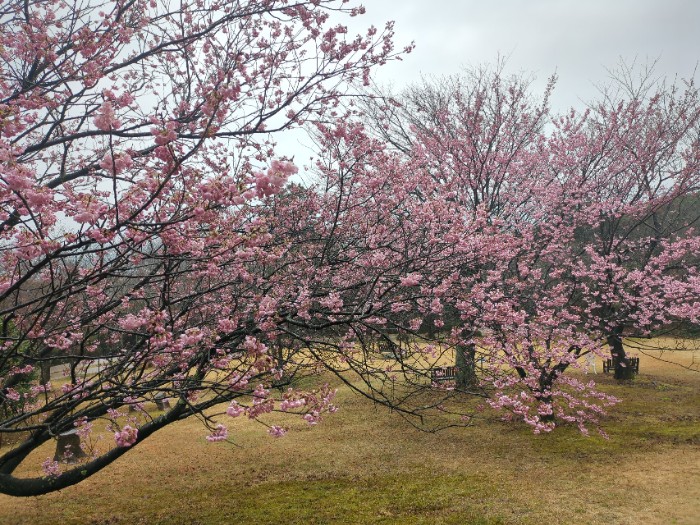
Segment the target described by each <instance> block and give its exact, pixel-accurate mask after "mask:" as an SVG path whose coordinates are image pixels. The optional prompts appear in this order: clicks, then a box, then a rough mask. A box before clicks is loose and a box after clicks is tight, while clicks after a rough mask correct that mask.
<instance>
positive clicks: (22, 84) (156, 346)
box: [0, 0, 397, 496]
mask: <svg viewBox="0 0 700 525" xmlns="http://www.w3.org/2000/svg"><path fill="white" fill-rule="evenodd" d="M362 12H363V8H362V7H359V6H351V5H348V2H346V1H335V0H314V1H302V2H288V1H286V0H280V1H276V0H265V1H258V0H247V1H244V2H214V1H208V0H207V1H204V0H202V1H196V2H191V3H188V2H170V1H161V0H152V1H144V0H114V1H106V2H91V1H88V2H78V1H63V0H36V1H14V0H13V1H9V2H5V3H3V5H2V7H0V20H1V22H2V27H3V29H2V34H1V35H0V38H1V40H0V64H1V66H0V156H1V158H0V163H1V166H2V173H1V174H0V200H1V202H2V210H1V211H0V214H1V217H0V220H1V221H2V223H1V225H0V235H2V242H1V243H0V244H1V247H0V318H1V319H2V333H1V339H2V348H1V352H0V371H1V372H2V373H0V377H2V380H1V383H0V387H1V388H0V392H1V393H0V408H1V409H2V416H3V417H2V421H1V422H0V433H1V434H2V435H3V436H4V437H5V440H4V443H5V444H8V443H9V448H4V449H3V451H2V455H1V456H0V491H2V492H4V493H7V494H14V495H20V496H28V495H35V494H42V493H46V492H50V491H54V490H59V489H61V488H63V487H66V486H69V485H72V484H75V483H77V482H79V481H80V480H82V479H84V478H85V477H87V476H90V475H92V474H94V473H95V472H97V471H99V470H101V469H102V468H104V467H105V466H107V465H109V464H110V463H111V462H113V461H114V460H115V459H117V458H118V457H120V456H121V455H123V454H124V453H126V452H128V451H129V450H131V448H132V447H133V446H135V445H137V444H138V443H140V442H141V441H143V440H144V439H146V438H147V437H148V436H149V435H151V434H152V433H153V432H155V431H157V430H159V429H161V428H163V427H164V426H166V425H168V424H170V423H172V422H175V421H178V420H181V419H183V418H185V417H189V416H191V415H195V416H197V417H200V418H201V419H202V421H203V422H204V424H205V425H207V426H208V427H209V428H210V431H211V433H210V435H209V438H208V439H210V440H212V441H219V440H224V439H226V438H227V433H228V431H227V429H226V426H225V423H224V422H222V421H221V420H220V418H218V416H217V414H213V415H212V412H211V411H210V409H211V408H212V407H216V406H220V405H221V403H230V405H229V406H228V408H227V409H226V410H225V412H226V414H227V417H236V416H239V415H243V414H245V415H246V416H247V417H249V418H251V419H258V418H259V417H260V416H261V415H263V414H266V413H269V412H270V411H272V410H273V409H276V410H283V411H293V412H296V413H298V414H299V415H300V416H302V417H304V418H305V419H306V420H307V421H309V422H310V423H315V422H316V421H317V420H318V419H319V417H320V415H321V414H322V413H323V412H326V411H329V410H333V405H332V397H333V392H332V391H331V390H329V389H328V388H327V387H323V388H320V389H316V390H298V389H292V390H284V389H283V392H284V393H283V395H281V396H280V397H279V399H277V400H275V399H274V396H273V394H272V393H271V392H272V390H273V388H274V389H277V390H279V389H282V387H285V386H289V385H290V383H291V381H292V379H293V377H294V375H295V373H296V372H300V373H301V372H305V371H314V370H316V369H317V368H318V363H317V362H315V360H313V359H307V360H306V361H304V360H302V359H297V360H296V361H295V360H294V359H293V356H294V355H296V354H295V352H299V351H301V344H299V343H296V344H294V343H293V342H285V344H284V345H282V344H278V341H277V337H279V336H280V334H283V335H284V334H289V333H290V332H291V330H289V329H286V331H284V330H282V331H281V330H280V329H279V328H278V327H279V326H280V325H282V324H285V323H291V322H293V319H292V318H290V319H288V317H289V316H291V315H292V314H291V313H289V312H291V311H292V310H289V309H288V308H291V307H290V306H289V305H291V304H293V305H294V309H293V312H295V313H294V314H293V318H294V319H306V317H307V312H310V311H311V310H312V308H313V301H324V302H323V304H325V305H326V306H327V308H331V307H333V305H336V306H335V307H336V308H337V307H338V306H337V304H339V303H338V298H337V297H336V295H334V294H333V293H332V292H331V290H330V289H326V291H325V292H324V293H325V294H326V295H325V296H323V297H313V298H312V297H311V296H310V295H309V293H308V289H307V287H305V286H297V284H298V280H295V279H293V278H292V277H291V276H292V275H294V276H295V277H297V278H298V277H299V276H300V275H301V274H299V273H298V271H301V269H302V268H304V267H303V266H302V265H301V264H300V261H302V258H301V257H297V258H295V259H294V260H293V262H287V263H284V264H287V266H284V264H283V263H282V262H280V261H281V259H283V258H284V257H285V256H286V257H289V254H291V253H297V254H298V253H299V252H294V250H292V249H291V247H292V245H293V244H294V242H293V239H294V236H296V235H297V234H298V233H299V231H297V230H296V228H297V226H296V225H292V226H290V225H289V223H285V224H283V226H282V227H280V226H279V225H278V224H275V221H274V220H273V219H275V218H281V217H291V216H292V213H293V211H294V209H295V208H294V204H293V203H288V204H284V205H283V204H281V203H282V202H283V200H280V201H279V204H278V205H279V206H286V207H287V210H286V211H281V210H279V209H278V211H277V212H276V213H275V214H272V215H270V211H269V210H270V209H273V208H270V207H271V206H273V204H274V203H275V202H278V201H276V200H275V198H274V195H275V194H276V193H279V192H280V190H281V188H282V187H283V185H284V184H285V181H286V180H288V179H289V177H290V176H292V175H294V174H295V173H296V172H297V169H298V168H297V167H296V166H295V165H294V164H293V163H292V162H290V161H289V160H287V159H279V158H275V154H274V144H273V143H271V142H270V138H269V137H270V136H269V133H270V132H273V131H279V130H283V129H286V128H289V127H291V126H295V125H300V124H303V123H304V122H308V121H315V120H324V121H327V120H328V119H332V118H333V115H332V112H333V111H335V109H334V108H335V107H336V106H337V105H338V104H339V101H340V100H341V99H342V98H343V97H345V96H348V95H351V94H352V92H353V89H354V88H353V86H356V87H357V86H361V85H362V84H364V83H366V82H367V80H368V75H369V71H370V68H372V67H373V66H375V65H378V64H382V63H384V62H386V61H387V60H391V59H393V58H395V57H396V56H397V54H396V53H395V51H394V49H393V45H392V41H391V37H392V29H391V25H390V24H389V25H387V27H386V28H385V29H384V30H383V31H378V30H377V29H375V28H370V30H369V31H368V32H367V34H366V35H365V36H357V37H353V36H350V35H348V34H347V30H346V29H345V27H344V26H342V25H339V24H338V20H339V19H340V17H342V16H355V15H359V14H362ZM297 209H298V208H297ZM310 218H312V216H310V215H308V214H306V215H305V216H304V220H305V223H306V228H307V230H306V231H307V232H309V231H310V230H309V228H311V227H312V224H311V223H309V219H310ZM301 242H302V239H300V240H299V241H298V242H297V246H300V244H299V243H301ZM317 242H318V241H317ZM327 245H328V250H330V249H331V247H330V246H331V244H330V241H327ZM328 256H329V255H323V256H322V257H321V259H320V262H324V261H326V260H327V257H328ZM280 268H288V269H289V271H288V272H283V271H280ZM292 268H293V269H294V270H295V271H292ZM304 269H308V268H304ZM295 272H296V273H295ZM276 275H281V276H282V275H284V276H285V278H286V279H288V281H287V282H277V281H276V280H275V276H276ZM295 286H296V288H294V287H295ZM285 300H286V301H287V302H286V303H285V302H284V301H285ZM290 301H291V302H290ZM285 305H286V306H285ZM364 313H365V315H368V313H367V312H364ZM355 320H356V316H353V315H348V316H347V317H346V318H344V319H342V320H340V321H328V323H329V326H335V325H340V324H343V323H346V324H347V323H348V322H354V321H355ZM312 328H317V327H316V326H314V327H312ZM292 335H295V337H296V339H297V340H298V339H299V337H300V334H292ZM306 339H308V336H306ZM274 348H277V350H275V351H273V349H274ZM59 365H60V366H62V367H63V368H64V370H65V374H67V378H66V379H59V380H56V381H55V382H52V379H53V378H52V377H51V374H50V371H51V370H52V368H53V369H55V367H56V366H59ZM162 397H165V398H170V400H171V401H172V402H173V405H172V406H171V407H170V408H167V409H166V410H165V411H164V412H163V413H162V414H159V415H151V414H149V412H148V411H147V410H145V408H144V406H145V405H144V404H148V403H151V402H153V401H157V402H162V399H161V398H162ZM130 409H133V410H134V411H133V412H130V411H129V410H130ZM223 415H224V414H221V416H223ZM266 424H268V425H269V423H266ZM105 427H106V430H105ZM68 431H75V432H77V433H78V434H79V436H80V440H81V445H80V446H81V451H80V453H79V451H78V450H67V451H66V450H64V451H59V454H58V455H57V456H56V457H54V458H52V456H51V455H52V454H53V452H52V451H51V452H49V453H46V452H39V451H40V450H41V451H46V450H47V445H46V444H47V443H52V441H53V440H54V439H55V437H56V436H58V435H59V434H63V433H66V432H68ZM105 431H106V432H107V435H108V437H109V439H107V440H106V441H105V440H104V439H103V438H104V436H105ZM269 432H270V433H271V434H272V435H275V436H278V435H281V434H283V433H284V428H283V427H281V426H278V425H271V426H269ZM101 439H102V441H100V440H101ZM42 446H43V448H42ZM41 454H44V456H43V457H38V455H41ZM48 454H51V455H49V457H48V458H46V455H48ZM83 454H84V455H87V459H85V460H84V461H83V462H82V463H81V464H79V465H76V466H72V465H71V464H67V465H66V464H64V463H65V461H66V460H71V459H73V458H71V455H72V456H74V457H77V456H79V455H83ZM44 458H46V459H45V460H44ZM25 460H26V461H34V462H37V461H38V462H39V463H42V462H43V469H44V473H43V475H42V476H39V477H33V478H18V477H16V476H14V475H13V473H14V472H15V470H16V468H17V467H18V466H19V465H20V464H22V463H23V462H25Z"/></svg>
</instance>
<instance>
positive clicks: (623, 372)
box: [608, 326, 634, 379]
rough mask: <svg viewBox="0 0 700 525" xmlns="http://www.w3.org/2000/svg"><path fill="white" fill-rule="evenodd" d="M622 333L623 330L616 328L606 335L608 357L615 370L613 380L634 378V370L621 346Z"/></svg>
mask: <svg viewBox="0 0 700 525" xmlns="http://www.w3.org/2000/svg"><path fill="white" fill-rule="evenodd" d="M622 332H623V328H622V327H620V326H618V327H616V328H614V329H613V330H612V332H611V333H610V335H608V346H609V347H610V356H611V357H612V362H613V367H614V369H615V379H632V378H634V370H633V369H632V366H631V364H630V362H629V358H628V357H627V354H626V353H625V348H624V346H623V344H622Z"/></svg>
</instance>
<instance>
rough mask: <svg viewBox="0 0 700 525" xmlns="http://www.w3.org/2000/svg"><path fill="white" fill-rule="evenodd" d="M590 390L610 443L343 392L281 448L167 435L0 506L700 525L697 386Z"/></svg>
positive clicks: (11, 518)
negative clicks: (607, 404) (455, 418)
mask: <svg viewBox="0 0 700 525" xmlns="http://www.w3.org/2000/svg"><path fill="white" fill-rule="evenodd" d="M649 352H658V355H665V356H666V357H669V353H668V350H666V351H664V352H662V351H661V350H649ZM691 353H692V352H688V351H684V352H681V351H676V352H674V354H673V358H674V359H673V360H676V361H680V362H682V363H684V364H686V365H687V364H688V363H690V362H692V359H693V356H692V355H691ZM670 360H671V359H669V361H670ZM579 373H580V372H579ZM594 378H595V379H596V380H598V381H599V383H600V384H601V388H602V389H604V390H605V391H607V392H610V393H611V394H613V395H616V396H619V397H621V398H623V400H624V401H623V403H622V404H621V405H619V406H617V407H615V408H614V409H613V410H612V412H611V414H610V417H609V418H607V420H606V421H604V427H605V429H606V430H607V432H608V433H609V434H610V439H609V440H604V439H602V438H601V437H598V436H592V437H584V436H582V435H580V434H579V433H578V431H577V430H576V429H575V428H570V427H563V428H559V429H557V430H556V431H555V432H554V433H553V434H551V435H542V436H535V435H532V434H531V433H530V432H529V431H528V430H527V429H526V428H524V427H523V426H522V425H517V424H506V423H502V422H500V421H498V419H497V418H496V417H495V416H493V415H489V414H486V415H484V416H483V418H482V420H481V421H479V422H477V424H476V425H475V426H474V427H471V428H466V429H449V430H446V431H443V432H440V433H437V434H429V433H424V432H421V431H419V430H416V429H415V428H413V427H412V426H411V425H409V424H408V423H407V422H406V421H405V420H403V419H402V418H400V417H399V416H397V415H396V414H392V413H389V412H388V411H385V410H383V409H381V408H377V407H375V406H373V405H372V404H371V403H370V402H369V401H367V400H364V399H362V398H360V397H358V396H355V395H352V394H351V393H350V392H349V391H348V390H347V389H343V388H341V390H340V392H339V404H340V406H341V411H340V412H339V413H337V414H334V415H331V416H328V417H327V418H326V420H325V421H324V422H323V423H321V424H320V425H319V426H317V427H314V428H310V427H308V426H307V425H306V424H305V423H303V422H302V421H300V420H299V419H297V418H291V417H289V418H288V419H286V420H284V424H286V425H289V426H291V427H292V431H291V432H290V433H289V434H288V435H287V436H286V437H284V438H281V439H273V438H270V437H268V436H267V434H266V432H265V429H264V427H261V426H260V425H258V424H255V423H253V422H249V421H245V420H233V421H232V422H231V423H232V424H231V425H230V431H231V436H232V437H233V439H234V441H235V443H236V444H235V445H231V444H227V443H223V444H212V443H208V442H206V441H205V439H204V436H205V435H206V431H205V430H204V429H203V427H202V426H201V424H200V423H199V422H198V421H196V420H195V419H190V420H187V421H184V422H181V423H178V424H176V425H172V426H170V427H169V428H167V429H165V430H163V431H161V432H159V433H158V434H156V435H155V436H153V437H151V438H150V439H148V440H147V441H145V442H144V443H142V444H140V445H139V446H138V447H136V448H135V449H134V450H133V451H132V452H130V453H129V454H127V455H126V456H124V457H123V458H121V459H120V460H118V461H117V462H116V463H115V464H113V465H112V466H110V467H108V468H107V469H106V470H104V471H103V472H101V473H99V474H97V475H95V476H93V477H92V478H90V479H88V480H86V481H85V482H83V483H81V484H80V485H78V486H75V487H71V488H69V489H66V490H64V491H61V492H60V493H56V494H50V495H47V496H42V497H38V498H29V499H18V498H10V497H5V496H0V523H3V524H5V523H7V524H17V525H21V524H31V525H42V524H54V523H62V524H71V523H75V524H78V523H102V524H118V523H129V524H139V523H144V524H146V523H147V524H154V523H175V524H178V523H183V524H185V523H186V524H196V523H200V524H209V523H213V524H216V523H251V524H258V523H260V524H264V523H270V524H272V523H274V524H279V523H285V524H290V523H291V524H293V523H299V524H307V523H395V524H407V523H408V524H410V523H425V524H433V523H436V524H438V523H455V524H457V523H460V524H464V523H507V524H511V523H512V524H527V523H588V524H609V523H616V524H638V523H645V524H654V523H659V524H666V523H680V524H694V523H699V522H700V408H699V407H700V374H698V373H697V372H693V371H691V370H689V369H688V368H682V367H678V366H677V365H672V364H670V363H667V362H663V361H658V360H655V359H652V358H651V357H650V356H649V355H647V354H641V362H640V375H639V377H638V378H637V379H635V381H634V382H632V384H629V385H624V384H618V383H617V382H615V381H614V380H613V379H612V378H611V377H610V376H604V375H603V374H598V375H597V376H594ZM275 419H276V420H277V421H279V417H276V418H275ZM42 452H46V453H47V454H50V453H52V452H53V451H52V450H48V449H47V451H42Z"/></svg>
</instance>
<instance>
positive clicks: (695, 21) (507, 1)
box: [358, 0, 700, 110]
mask: <svg viewBox="0 0 700 525" xmlns="http://www.w3.org/2000/svg"><path fill="white" fill-rule="evenodd" d="M364 4H365V6H366V9H367V14H366V15H364V16H362V17H359V19H358V22H361V23H362V24H363V25H368V24H375V25H377V26H380V25H383V23H384V22H385V21H387V20H395V21H396V43H397V45H398V46H403V45H404V44H406V43H408V42H410V41H412V40H415V42H416V45H417V47H416V50H415V51H414V52H413V53H412V54H411V55H409V56H407V57H406V58H405V60H404V61H403V62H401V63H396V64H390V65H388V66H386V67H385V68H384V69H383V70H382V71H380V72H379V73H378V75H377V78H378V80H379V81H380V82H381V83H388V82H391V83H392V84H393V85H394V87H395V88H397V89H400V88H401V86H403V85H405V84H407V83H410V82H412V81H414V80H418V79H419V78H420V73H423V74H425V75H442V74H450V73H455V72H458V71H459V69H460V68H461V67H462V66H470V65H480V64H484V63H491V64H492V63H494V62H495V61H496V60H497V57H498V56H499V54H500V55H502V56H507V57H508V66H507V70H508V71H510V72H521V71H523V72H525V73H527V74H534V75H536V77H537V81H536V84H535V86H536V87H537V88H541V87H542V86H543V85H544V83H545V81H546V79H547V78H548V77H549V76H550V75H551V74H552V73H554V72H556V73H557V75H558V77H559V81H558V83H557V88H556V91H555V94H554V98H553V100H552V103H553V106H554V107H555V109H559V110H561V109H565V108H566V107H569V106H572V105H576V106H578V105H579V102H578V101H579V98H583V99H584V100H586V99H590V98H592V97H594V96H595V93H596V90H595V87H594V84H595V83H601V82H605V80H606V78H607V72H606V70H605V68H606V67H608V68H610V67H614V66H615V65H616V64H617V63H618V61H619V59H620V57H622V58H623V59H624V60H626V61H627V62H631V61H633V60H634V59H635V58H636V60H637V62H638V63H642V64H644V63H646V62H647V61H648V60H654V59H657V58H658V60H659V61H658V64H657V68H656V72H657V73H658V74H660V75H665V76H673V75H675V74H678V75H680V76H681V77H689V76H692V74H693V70H694V69H695V66H696V64H697V63H698V60H700V1H699V0H429V1H426V0H365V1H364Z"/></svg>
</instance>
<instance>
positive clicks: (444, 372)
mask: <svg viewBox="0 0 700 525" xmlns="http://www.w3.org/2000/svg"><path fill="white" fill-rule="evenodd" d="M457 370H458V369H457V367H456V366H439V367H436V368H431V369H430V380H431V381H432V382H434V383H436V382H440V381H454V380H455V379H456V378H457Z"/></svg>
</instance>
